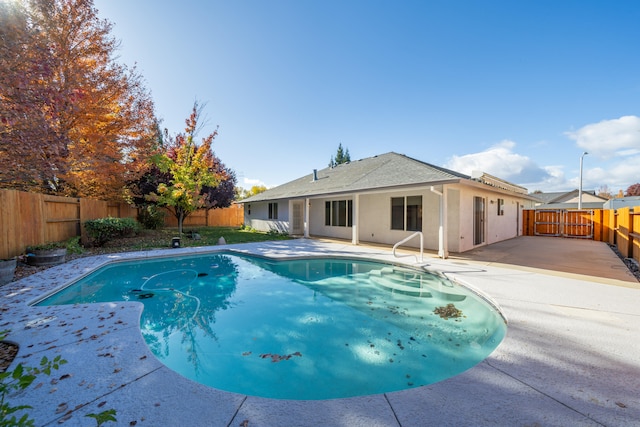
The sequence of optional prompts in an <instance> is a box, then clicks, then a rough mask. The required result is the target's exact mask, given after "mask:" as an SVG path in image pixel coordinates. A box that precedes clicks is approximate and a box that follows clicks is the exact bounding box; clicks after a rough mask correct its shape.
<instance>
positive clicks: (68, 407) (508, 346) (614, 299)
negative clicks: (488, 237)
mask: <svg viewBox="0 0 640 427" xmlns="http://www.w3.org/2000/svg"><path fill="white" fill-rule="evenodd" d="M530 239H533V240H530ZM538 239H546V240H545V241H544V242H541V241H539V240H538ZM571 242H574V243H575V244H574V245H573V246H572V249H573V250H572V252H571V253H574V254H576V253H577V255H574V256H571V255H570V254H569V253H567V252H566V251H567V249H566V248H564V247H563V248H561V249H554V248H555V246H554V245H564V244H565V243H567V242H566V240H565V239H552V238H518V239H513V240H510V241H507V242H503V244H502V246H498V245H501V244H497V245H491V246H489V247H486V248H481V249H482V251H478V252H480V253H478V252H476V253H473V252H474V251H471V253H469V254H460V255H456V256H455V257H454V256H452V257H451V258H449V259H446V260H441V259H438V258H436V257H434V256H433V255H431V254H430V255H425V259H424V263H422V264H421V265H426V267H427V268H433V269H436V270H440V271H443V272H445V273H446V274H447V275H449V276H451V277H453V278H455V279H457V280H459V281H460V282H462V283H465V284H468V285H470V286H472V287H473V288H475V289H477V290H479V291H480V292H482V293H484V294H485V295H488V296H489V297H490V298H491V299H492V300H493V301H495V302H496V303H497V304H498V305H499V306H500V308H501V310H502V312H503V313H504V315H505V316H506V318H507V319H508V322H509V326H508V331H507V336H506V338H505V339H504V341H503V342H502V344H500V346H499V347H498V348H497V349H496V350H495V351H494V352H493V353H492V354H491V355H490V356H489V357H488V358H487V359H485V360H484V361H483V362H481V363H480V364H478V365H476V366H475V367H473V368H471V369H469V370H468V371H466V372H464V373H462V374H460V375H458V376H456V377H454V378H451V379H448V380H445V381H442V382H439V383H436V384H432V385H429V386H425V387H420V388H415V389H411V390H405V391H400V392H393V393H386V394H382V395H373V396H364V397H358V398H349V399H336V400H323V401H290V400H273V399H264V398H258V397H252V396H244V395H239V394H233V393H228V392H224V391H220V390H216V389H213V388H210V387H206V386H203V385H200V384H197V383H194V382H192V381H190V380H187V379H184V378H182V377H181V376H179V375H178V374H176V373H175V372H173V371H171V370H170V369H168V368H166V367H165V366H164V365H163V364H162V363H161V362H160V361H158V360H157V359H156V358H155V357H154V356H153V355H152V353H151V351H150V350H149V349H148V347H147V345H146V344H145V342H144V340H143V339H142V336H141V333H140V329H139V326H138V323H139V316H140V312H141V304H139V303H135V302H117V303H105V304H93V305H78V306H58V307H30V306H28V305H27V303H28V302H30V301H32V300H33V299H34V298H37V297H40V296H42V295H43V294H44V293H45V292H49V291H51V290H52V289H54V288H56V287H58V286H60V285H63V284H64V283H67V282H68V281H70V280H72V279H74V278H76V277H78V276H81V275H84V274H86V273H87V272H89V271H91V270H93V269H94V268H96V267H97V266H100V265H103V264H104V263H106V262H109V261H110V260H122V259H128V258H140V257H149V256H156V255H175V254H191V253H201V252H207V251H210V250H212V249H218V250H229V249H233V250H237V251H242V252H247V253H255V254H260V255H266V256H273V257H289V256H301V255H331V256H340V255H344V256H361V257H366V258H373V259H378V260H383V261H391V262H395V263H406V264H413V263H415V258H414V257H413V256H408V254H407V253H403V255H405V256H402V257H400V258H395V259H394V258H393V257H392V256H391V253H390V250H389V249H388V248H376V247H368V246H352V245H350V244H344V243H331V242H323V241H318V240H307V239H299V240H290V241H275V242H265V243H252V244H244V245H227V246H223V247H216V248H195V249H194V248H184V249H175V250H173V249H172V250H158V251H149V252H137V253H129V254H112V255H102V256H98V257H92V258H83V259H78V260H74V261H71V262H68V263H66V264H63V265H61V266H57V267H53V268H50V269H48V270H45V271H43V272H40V273H37V274H35V275H32V276H29V277H27V278H25V279H22V280H21V281H18V282H13V283H10V284H8V285H5V286H3V287H1V288H0V295H1V300H0V301H1V302H0V315H1V318H0V319H1V320H0V330H4V329H10V330H11V332H10V334H9V336H8V338H7V340H8V341H12V342H15V343H17V344H19V345H20V352H19V354H18V356H17V358H16V360H15V361H14V364H13V365H12V366H15V365H16V364H17V363H24V364H26V365H29V366H37V365H38V363H39V361H40V359H41V358H42V356H44V355H46V356H47V357H48V358H49V359H52V358H53V357H55V356H57V355H61V356H62V357H63V358H64V359H66V360H67V361H68V363H67V364H65V365H62V366H61V367H60V369H59V370H58V371H54V372H53V373H52V375H51V377H39V378H38V379H37V381H36V382H35V383H34V384H32V386H31V387H29V389H27V390H26V392H25V393H23V394H20V395H18V396H14V397H12V398H11V399H10V403H11V404H12V405H19V404H28V405H31V406H33V408H34V409H33V410H32V411H31V412H30V414H31V417H32V418H33V419H35V421H36V423H35V424H36V425H38V426H47V425H50V426H53V425H68V426H90V425H95V422H94V420H92V419H90V418H87V417H86V415H87V414H91V413H99V412H101V411H104V410H106V409H112V408H113V409H115V410H116V411H117V413H116V418H117V420H118V422H117V425H122V426H130V425H136V426H144V425H147V426H182V425H189V426H239V425H245V424H246V425H247V426H250V427H253V426H319V425H322V426H349V427H352V426H367V427H370V426H405V427H406V426H428V425H435V426H449V425H451V426H576V425H579V426H627V425H640V421H639V420H640V394H639V393H638V390H640V308H639V307H640V283H638V282H637V280H635V279H634V278H633V276H631V275H630V274H626V275H625V271H624V270H625V269H626V267H624V264H623V263H622V261H620V260H619V259H618V258H617V256H615V254H613V252H612V251H611V249H609V247H608V246H607V245H606V244H604V243H600V242H591V241H571ZM520 244H528V245H534V246H535V245H540V244H541V245H542V246H541V248H542V251H543V252H542V253H543V254H546V258H547V259H549V258H550V259H552V260H554V259H555V260H557V261H558V262H557V263H556V264H572V267H571V268H572V269H573V268H578V270H576V271H563V269H558V268H553V269H549V268H550V266H549V265H548V264H547V267H546V268H545V267H544V266H543V265H533V266H531V265H527V263H531V262H533V258H537V257H539V256H540V255H537V256H536V255H534V253H539V251H533V252H532V253H530V254H527V253H526V252H525V253H524V255H521V256H523V260H521V261H520V265H517V263H516V262H517V260H514V257H516V255H515V254H514V253H513V252H514V251H515V249H517V246H518V245H520ZM492 247H493V248H492ZM576 248H577V249H576ZM520 250H521V252H522V251H524V249H523V248H520ZM500 251H502V252H500ZM554 251H557V253H556V252H554ZM559 254H564V255H563V258H562V259H560V258H558V255H559ZM574 258H575V259H574ZM566 259H572V260H573V261H571V262H569V261H567V260H566ZM525 261H526V262H525ZM581 263H582V267H581V269H580V264H581ZM620 266H622V267H624V268H622V267H620ZM564 269H565V270H566V269H567V268H564ZM603 270H609V271H603ZM620 272H622V275H618V273H620ZM245 421H246V423H245ZM107 425H114V424H113V423H107V424H105V426H107Z"/></svg>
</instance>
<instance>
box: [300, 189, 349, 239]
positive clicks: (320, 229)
mask: <svg viewBox="0 0 640 427" xmlns="http://www.w3.org/2000/svg"><path fill="white" fill-rule="evenodd" d="M332 200H352V201H353V197H352V196H336V197H333V198H328V199H326V198H325V199H312V200H311V208H310V210H309V223H310V227H309V234H311V235H312V236H323V237H332V238H335V239H348V240H351V233H352V228H351V227H336V226H328V225H324V222H325V221H324V220H325V218H324V203H325V202H326V201H332ZM354 211H355V208H354ZM354 214H355V212H354Z"/></svg>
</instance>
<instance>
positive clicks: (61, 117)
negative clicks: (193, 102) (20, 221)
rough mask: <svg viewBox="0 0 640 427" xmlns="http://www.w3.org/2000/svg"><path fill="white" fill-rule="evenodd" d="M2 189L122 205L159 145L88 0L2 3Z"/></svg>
mask: <svg viewBox="0 0 640 427" xmlns="http://www.w3.org/2000/svg"><path fill="white" fill-rule="evenodd" d="M0 8H1V9H0V19H1V20H2V21H0V186H2V187H5V188H16V189H21V190H28V191H39V192H49V193H54V194H61V195H68V196H76V197H95V198H101V199H119V198H121V197H122V196H123V188H124V184H125V183H126V182H127V181H130V180H132V179H135V178H136V177H137V176H139V175H140V174H141V173H143V172H144V171H145V170H146V166H147V160H148V159H149V158H150V156H151V155H152V154H153V153H154V151H153V150H154V149H155V148H156V144H157V141H158V133H157V128H158V126H157V120H156V117H155V114H154V106H153V102H152V100H151V96H150V94H149V92H148V91H147V89H146V88H145V87H144V84H143V80H142V77H141V76H140V75H139V74H138V73H137V71H136V69H135V68H133V69H129V68H127V67H126V66H124V65H121V64H119V63H117V62H116V61H115V59H114V53H115V51H116V50H117V48H118V42H117V41H116V40H115V39H114V38H113V37H112V36H111V35H110V33H111V28H112V25H111V23H109V22H108V21H106V20H100V19H99V18H98V15H97V13H98V12H97V10H96V9H95V8H94V6H93V1H92V0H21V1H20V0H14V1H11V2H7V1H3V0H0Z"/></svg>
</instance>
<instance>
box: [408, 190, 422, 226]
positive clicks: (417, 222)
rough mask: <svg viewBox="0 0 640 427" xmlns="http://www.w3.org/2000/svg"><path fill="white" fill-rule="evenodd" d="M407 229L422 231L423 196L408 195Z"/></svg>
mask: <svg viewBox="0 0 640 427" xmlns="http://www.w3.org/2000/svg"><path fill="white" fill-rule="evenodd" d="M407 230H408V231H422V196H411V197H407Z"/></svg>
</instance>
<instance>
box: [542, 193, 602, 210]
mask: <svg viewBox="0 0 640 427" xmlns="http://www.w3.org/2000/svg"><path fill="white" fill-rule="evenodd" d="M532 196H535V197H537V198H538V199H540V202H539V203H538V204H537V205H536V209H578V205H579V203H578V202H579V199H580V190H572V191H560V192H551V193H534V194H532ZM606 201H607V199H606V198H605V197H600V196H598V195H597V194H596V192H595V191H594V190H587V191H585V190H583V191H582V209H602V206H603V205H604V203H605V202H606Z"/></svg>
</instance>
